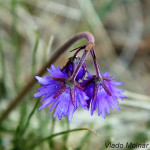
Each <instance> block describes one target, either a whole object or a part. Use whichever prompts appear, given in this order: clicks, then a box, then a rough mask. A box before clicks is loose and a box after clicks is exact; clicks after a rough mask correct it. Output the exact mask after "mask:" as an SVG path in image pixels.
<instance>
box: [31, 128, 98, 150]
mask: <svg viewBox="0 0 150 150" xmlns="http://www.w3.org/2000/svg"><path fill="white" fill-rule="evenodd" d="M84 130H87V131H91V132H93V133H96V132H95V131H93V130H91V129H89V128H78V129H72V130H67V131H62V132H59V133H55V134H53V135H50V136H48V137H45V138H43V139H40V140H37V141H34V142H32V143H34V144H33V145H31V146H30V147H29V149H33V148H34V147H36V146H38V145H40V144H42V143H43V142H45V141H49V140H51V139H52V138H54V137H57V136H60V135H64V134H69V133H72V132H78V131H84Z"/></svg>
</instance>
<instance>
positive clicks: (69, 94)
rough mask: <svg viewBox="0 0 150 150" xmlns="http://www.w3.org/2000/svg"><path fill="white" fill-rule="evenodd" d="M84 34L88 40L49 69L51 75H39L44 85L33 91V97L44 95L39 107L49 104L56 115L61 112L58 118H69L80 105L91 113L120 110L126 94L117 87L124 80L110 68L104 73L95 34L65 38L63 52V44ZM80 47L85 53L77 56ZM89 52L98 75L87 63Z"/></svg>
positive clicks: (103, 114) (39, 80)
mask: <svg viewBox="0 0 150 150" xmlns="http://www.w3.org/2000/svg"><path fill="white" fill-rule="evenodd" d="M82 38H86V39H87V40H88V43H87V44H86V45H83V46H80V47H78V48H76V49H74V50H76V52H75V54H74V55H73V56H72V57H71V58H69V60H68V62H67V63H66V65H64V66H63V68H60V67H57V68H55V67H54V66H53V65H52V66H51V69H47V70H48V72H49V74H50V75H45V76H44V77H39V76H36V79H37V80H38V82H39V83H40V85H41V88H38V92H37V93H35V94H34V97H42V99H41V102H42V105H41V107H40V108H39V109H40V110H41V109H43V108H45V107H47V106H49V107H50V109H49V111H50V112H51V111H52V110H54V109H55V111H54V115H53V117H56V116H58V119H59V120H61V119H62V117H66V116H68V120H69V122H70V121H71V120H72V117H73V114H74V112H75V111H76V110H77V108H79V106H81V108H83V109H85V110H87V111H88V110H90V111H91V115H93V113H94V111H95V110H96V108H98V115H102V116H103V118H105V117H106V112H107V113H110V108H111V109H113V108H116V109H118V110H120V107H119V105H118V104H119V101H118V100H119V99H120V100H123V98H126V96H124V95H123V94H122V93H123V92H124V91H123V90H121V89H119V88H117V87H116V86H119V85H121V84H122V83H121V82H117V81H115V79H114V78H113V77H110V76H109V73H108V72H106V73H104V74H103V75H101V73H100V70H99V65H98V64H97V59H96V55H95V51H94V49H93V47H94V37H93V35H92V34H90V33H88V32H83V33H79V34H77V35H75V36H74V37H72V38H71V39H70V40H69V41H68V42H66V43H65V44H64V45H63V46H62V49H60V50H61V51H63V52H64V49H63V48H68V47H69V46H68V45H71V44H72V43H74V42H76V41H77V40H80V39H82ZM67 44H68V45H67ZM74 50H73V51H74ZM61 51H60V52H61ZM80 51H83V54H82V56H81V57H77V54H78V53H79V52H80ZM89 52H90V53H91V55H92V58H93V63H94V67H95V71H96V75H91V74H90V73H89V72H88V71H87V68H86V65H85V58H86V56H87V55H88V53H89ZM86 74H87V76H86ZM85 78H86V80H85Z"/></svg>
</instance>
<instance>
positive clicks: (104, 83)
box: [82, 72, 126, 118]
mask: <svg viewBox="0 0 150 150" xmlns="http://www.w3.org/2000/svg"><path fill="white" fill-rule="evenodd" d="M87 79H88V80H85V81H84V82H83V83H82V84H84V86H85V93H86V94H87V96H88V97H89V100H88V104H91V115H93V113H94V111H95V110H96V108H98V115H102V117H103V118H105V117H106V112H107V113H108V114H110V108H111V109H113V108H116V109H118V110H120V107H119V105H118V104H119V101H118V100H119V99H120V100H123V98H126V96H125V95H123V94H122V93H123V92H124V90H122V89H119V88H117V87H116V86H120V85H121V84H122V82H118V81H115V78H113V77H112V76H109V73H108V72H105V73H104V74H103V75H102V78H97V77H96V76H92V75H91V74H88V77H87ZM88 107H89V106H88Z"/></svg>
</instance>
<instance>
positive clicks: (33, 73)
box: [32, 31, 39, 75]
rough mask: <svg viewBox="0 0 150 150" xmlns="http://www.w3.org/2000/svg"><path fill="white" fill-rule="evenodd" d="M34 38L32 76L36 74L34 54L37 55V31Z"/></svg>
mask: <svg viewBox="0 0 150 150" xmlns="http://www.w3.org/2000/svg"><path fill="white" fill-rule="evenodd" d="M35 34H36V38H35V44H34V49H33V59H32V75H35V73H36V54H37V48H38V45H39V33H38V31H36V32H35Z"/></svg>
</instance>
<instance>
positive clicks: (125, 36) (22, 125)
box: [0, 0, 150, 150]
mask: <svg viewBox="0 0 150 150" xmlns="http://www.w3.org/2000/svg"><path fill="white" fill-rule="evenodd" d="M149 14H150V1H149V0H76V1H75V0H74V1H73V0H0V114H2V113H3V111H4V110H5V109H6V108H7V107H8V105H9V104H10V102H11V101H13V99H15V97H16V96H17V95H18V93H19V92H20V91H21V90H22V89H23V88H24V87H25V85H26V84H27V83H28V82H29V80H30V79H31V78H32V77H33V76H34V75H35V74H36V73H37V72H38V71H39V69H40V68H41V67H42V66H43V65H44V64H45V63H46V62H47V60H48V59H49V57H50V56H51V54H52V53H53V52H54V51H55V50H56V49H57V48H58V47H60V46H61V45H62V44H63V43H64V42H66V41H67V40H68V39H69V38H70V37H72V36H73V35H74V34H76V33H78V32H83V31H89V32H91V33H93V35H94V36H95V51H96V55H97V58H98V61H99V64H100V68H101V71H102V72H105V71H109V72H110V74H111V75H113V76H115V77H116V78H117V80H119V81H123V83H124V84H123V85H122V88H123V89H125V90H126V93H125V94H126V95H127V96H128V98H127V99H125V100H124V101H123V102H121V103H120V107H121V111H117V110H113V111H111V114H110V115H107V117H106V119H103V118H102V117H101V116H97V114H96V113H95V114H94V116H90V113H89V112H86V111H83V110H80V109H78V110H77V111H76V112H75V114H74V117H73V119H72V122H71V123H70V124H68V121H67V118H63V119H62V120H61V121H58V119H53V118H52V113H49V112H48V108H47V109H44V110H42V111H39V110H38V107H39V105H40V104H39V99H37V98H34V97H33V94H34V93H35V92H36V88H37V87H39V85H38V84H36V85H35V86H34V87H33V88H32V89H31V90H30V91H29V92H28V93H27V94H26V96H25V97H24V98H23V99H22V102H21V103H19V105H18V106H17V107H16V108H14V109H13V111H12V112H11V113H10V114H9V116H8V117H7V118H6V119H5V120H4V121H3V122H2V123H1V124H0V150H4V149H11V150H22V149H26V150H28V149H46V150H47V149H55V150H61V149H64V150H67V149H68V150H91V149H93V150H105V149H106V145H105V144H106V143H109V142H111V143H115V144H117V143H122V144H124V145H126V143H127V142H128V143H130V142H132V143H137V142H138V143H149V144H150V17H149ZM83 43H86V41H84V40H83V41H81V42H78V43H77V44H75V45H74V46H73V47H72V48H70V50H71V49H73V48H75V47H77V46H80V45H82V44H83ZM71 55H72V53H69V51H67V52H66V53H65V54H63V55H62V56H61V57H60V58H59V60H57V61H56V62H55V63H54V65H56V66H58V65H59V66H61V67H62V66H63V65H64V64H65V62H66V61H67V59H68V58H69V57H70V56H71ZM86 64H87V67H88V69H89V70H90V71H91V73H93V74H94V70H93V64H92V59H91V57H90V56H88V58H87V61H86ZM79 128H90V129H92V130H94V131H95V132H96V133H97V134H95V133H93V132H91V131H78V132H73V133H71V130H72V129H79ZM63 131H66V134H65V135H61V136H58V137H54V138H52V137H49V136H51V135H53V134H55V133H60V132H63ZM68 132H70V133H68ZM60 134H62V133H60ZM54 136H55V135H54ZM107 149H116V148H107ZM124 149H138V148H124ZM145 149H146V148H145ZM145 149H144V150H145ZM147 149H150V146H149V147H148V148H147Z"/></svg>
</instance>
